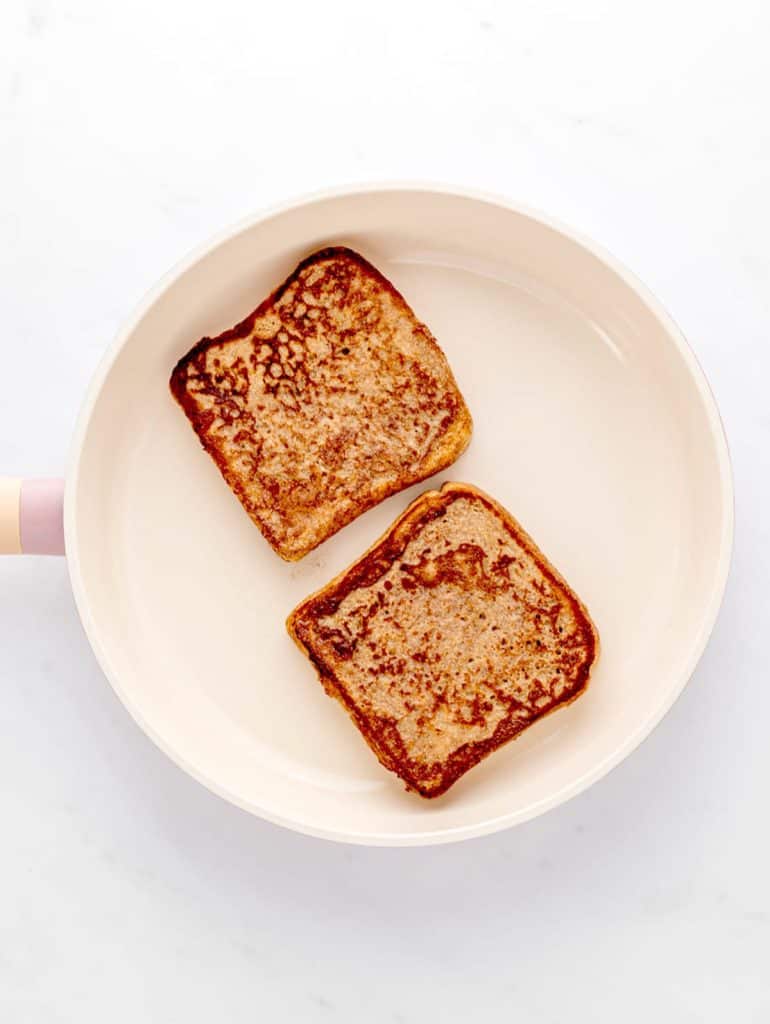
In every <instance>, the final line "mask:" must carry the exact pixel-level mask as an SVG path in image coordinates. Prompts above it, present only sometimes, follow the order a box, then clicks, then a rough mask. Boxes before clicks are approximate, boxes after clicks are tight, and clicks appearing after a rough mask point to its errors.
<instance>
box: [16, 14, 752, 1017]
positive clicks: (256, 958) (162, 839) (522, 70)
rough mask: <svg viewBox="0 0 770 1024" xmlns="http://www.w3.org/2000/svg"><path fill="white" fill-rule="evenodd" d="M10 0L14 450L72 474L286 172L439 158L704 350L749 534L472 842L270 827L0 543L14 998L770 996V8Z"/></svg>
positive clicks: (641, 1008) (63, 600)
mask: <svg viewBox="0 0 770 1024" xmlns="http://www.w3.org/2000/svg"><path fill="white" fill-rule="evenodd" d="M368 8H369V5H366V4H363V3H360V2H346V3H339V2H335V0H326V2H324V3H313V4H311V3H304V2H295V3H293V4H275V5H269V6H268V5H260V4H258V3H249V2H245V0H244V2H240V3H236V2H230V0H218V2H216V3H211V4H197V3H182V2H181V0H174V2H165V3H163V2H158V0H134V2H132V3H117V2H105V0H61V2H55V0H51V2H46V0H29V2H27V3H23V2H20V0H5V3H3V5H2V6H0V186H1V187H0V261H2V269H1V272H0V295H1V301H0V309H2V315H3V332H2V342H0V345H1V346H2V347H1V349H0V351H1V352H2V368H3V379H4V381H5V382H6V383H5V384H4V386H3V387H2V390H1V391H0V396H1V397H0V470H1V471H2V472H5V473H10V474H20V475H21V474H36V475H46V474H59V473H60V472H61V471H62V469H63V466H64V461H65V457H66V453H67V448H68V442H69V436H70V433H71V430H72V426H73V422H74V418H75V415H76V411H77V408H78V403H79V399H80V396H81V395H82V393H83V390H84V388H85V386H86V383H87V381H88V379H89V376H90V374H91V372H92V370H93V368H94V366H95V364H96V362H97V360H98V359H99V356H100V354H101V353H102V352H103V350H104V348H105V346H106V345H107V344H108V342H109V340H110V339H111V337H112V336H113V334H114V332H115V331H116V329H117V327H118V325H119V324H120V323H121V321H122V320H123V319H124V318H125V317H126V315H127V314H128V313H129V311H130V310H131V308H132V307H133V306H134V305H135V303H136V302H137V301H138V299H139V297H140V296H141V295H142V293H143V292H144V291H145V289H147V288H148V287H149V286H150V285H151V284H152V283H153V282H154V280H155V279H156V278H157V277H158V276H159V275H160V274H161V273H162V272H163V271H165V270H166V269H167V268H168V266H169V265H170V264H172V263H173V262H175V261H176V260H177V259H178V258H179V257H180V256H181V255H182V254H184V253H185V252H186V251H187V250H188V249H189V248H190V247H191V246H192V245H193V244H195V243H197V242H198V241H200V240H201V239H204V238H205V237H206V236H208V235H209V234H210V233H211V232H213V231H214V230H216V229H218V228H220V227H221V226H223V225H225V224H227V223H228V222H230V221H232V220H234V219H236V218H239V217H241V216H243V215H245V214H247V213H249V212H251V211H252V210H254V209H256V208H259V207H260V206H262V205H265V204H268V203H271V202H274V201H276V200H278V199H280V198H283V197H285V196H287V195H291V194H294V193H297V192H301V191H303V190H308V189H313V188H317V187H319V186H323V185H328V184H333V183H338V182H341V181H349V180H362V179H364V180H368V179H383V178H394V177H395V178H398V177H400V178H428V179H441V180H448V181H454V182H459V183H467V184H472V185H474V186H479V187H482V188H487V189H492V190H496V191H500V192H504V193H507V194H508V195H510V196H512V197H514V198H518V199H520V200H524V201H526V202H527V203H529V204H531V205H534V206H538V207H541V208H543V209H546V210H548V211H549V212H551V213H552V214H554V215H556V216H558V217H560V218H562V219H564V220H566V221H568V222H570V223H572V224H573V225H574V226H576V227H577V228H579V229H582V230H583V231H584V232H586V233H588V234H590V235H593V236H595V237H596V238H597V239H598V240H599V241H601V242H602V243H604V244H605V245H606V246H607V247H609V248H610V249H611V250H613V251H614V252H615V253H616V254H617V255H618V256H619V257H620V258H621V259H623V260H624V261H625V262H626V263H627V264H628V265H629V266H630V267H632V268H633V269H634V270H635V271H636V272H637V273H638V274H639V275H640V276H641V277H642V278H643V279H644V280H645V281H646V282H647V283H648V284H649V285H650V286H651V287H652V288H653V290H654V291H656V292H657V294H658V295H659V296H660V298H661V299H662V300H663V302H664V303H665V304H666V305H667V306H668V308H669V309H670V311H671V312H672V313H673V315H674V317H675V318H676V319H677V320H678V321H679V323H680V324H681V325H682V327H683V328H684V330H685V332H686V333H687V334H688V336H689V337H690V338H691V340H692V343H693V345H694V347H695V349H696V352H697V354H698V356H699V358H700V359H701V361H702V363H703V366H704V368H705V370H706V372H707V374H708V376H709V378H710V380H711V382H712V384H713V387H714V390H715V392H716V395H717V399H718V401H719V402H720V405H721V408H722V412H723V415H724V418H725V423H726V427H727V432H728V436H729V439H730V442H731V448H732V455H733V459H734V467H735V475H736V488H737V539H736V549H735V558H734V563H733V569H732V575H731V579H730V583H729V586H728V591H727V596H726V600H725V604H724V608H723V611H722V615H721V617H720V619H719V622H718V625H717V628H716V631H715V633H714V636H713V639H712V642H711V644H710V646H709V648H708V650H707V652H706V654H705V656H704V658H703V661H702V663H701V665H700V667H699V669H698V671H697V673H696V675H695V678H694V679H693V681H692V683H691V685H690V686H689V688H688V689H687V691H686V692H685V694H684V696H683V697H682V698H681V700H680V701H679V702H678V704H677V705H676V707H675V708H674V710H673V711H672V712H671V714H670V715H669V716H668V718H667V719H666V720H665V722H664V723H663V724H662V725H661V726H660V728H659V729H658V730H657V731H656V732H655V734H654V735H653V736H652V738H651V739H649V740H648V741H647V743H646V744H645V745H644V746H643V748H642V749H641V750H639V751H638V752H637V753H636V754H634V755H633V757H632V758H631V759H630V760H628V761H627V762H626V763H625V764H624V765H622V766H621V767H620V768H619V769H618V770H617V771H615V772H614V773H613V774H612V775H611V776H610V777H609V778H608V779H607V780H605V781H604V782H602V783H601V784H599V785H598V786H596V787H595V788H594V789H593V790H591V791H589V792H588V793H587V794H585V795H583V796H582V797H580V798H579V799H577V800H575V801H573V802H572V803H570V804H568V805H567V806H565V807H563V808H561V809H559V810H558V811H556V812H554V813H551V814H550V815H547V816H546V817H544V818H542V819H540V820H538V821H535V822H533V823H531V824H529V825H527V826H524V827H522V828H519V829H517V830H514V831H512V832H508V833H504V834H501V835H497V836H494V837H490V838H487V839H483V840H478V841H474V842H470V843H466V844H461V845H458V846H454V847H440V848H433V849H427V850H396V851H388V850H376V849H353V848H345V847H341V846H334V845H330V844H325V843H323V842H319V841H314V840H311V839H306V838H303V837H301V836H297V835H293V834H291V833H288V832H285V831H282V830H280V829H278V828H274V827H272V826H269V825H266V824H263V823H261V822H259V821H256V820H252V819H251V818H249V817H248V816H247V815H245V814H243V813H241V812H239V811H237V810H235V809H233V808H232V807H229V806H227V805H225V804H224V803H222V802H220V801H219V800H218V799H216V798H215V797H214V796H212V795H211V794H209V793H208V792H206V791H205V790H203V789H202V788H201V787H200V786H198V785H197V784H196V783H195V782H193V781H191V780H190V779H188V778H187V777H186V776H184V775H183V774H182V773H181V772H180V771H179V770H178V769H177V768H175V767H174V766H173V765H172V764H171V763H170V762H168V761H167V760H166V759H165V758H164V757H163V755H162V754H160V753H159V752H158V751H157V750H156V749H155V748H154V747H153V745H152V744H151V743H150V742H149V741H148V740H147V739H145V737H144V736H143V735H142V734H141V733H140V732H139V730H138V729H137V727H136V726H135V725H134V724H133V723H132V721H131V720H130V719H129V717H128V715H127V714H126V713H125V712H124V710H123V709H122V707H121V706H120V704H119V703H118V701H117V700H116V698H115V697H114V696H113V693H112V691H111V690H110V688H109V686H108V685H107V683H106V682H105V681H104V679H103V677H102V675H101V674H100V672H99V670H98V668H97V666H96V664H95V662H94V659H93V657H92V655H91V653H90V651H89V648H88V645H87V644H86V641H85V639H84V636H83V633H82V631H81V628H80V625H79V622H78V619H77V615H76V613H75V609H74V607H73V602H72V598H71V595H70V590H69V585H68V581H67V572H66V566H65V564H64V563H63V562H62V561H58V560H46V559H16V560H13V559H6V560H4V561H3V562H2V563H0V679H1V682H2V701H0V737H1V740H0V769H1V773H0V780H1V781H0V791H1V794H2V811H3V817H2V839H1V841H0V1019H1V1020H3V1021H7V1022H9V1024H44V1022H45V1024H49V1022H58V1021H62V1022H70V1021H78V1022H80V1024H86V1022H88V1024H90V1022H94V1024H96V1022H99V1024H101V1022H102V1021H105V1020H109V1021H111V1022H112V1024H124V1022H125V1024H129V1022H130V1024H134V1022H137V1021H151V1022H161V1024H176V1022H194V1024H197V1022H204V1021H205V1022H208V1021H212V1020H216V1021H228V1022H241V1021H244V1022H245V1021H255V1020H265V1021H313V1022H315V1021H319V1022H320V1021H327V1020H339V1021H350V1022H353V1021H356V1022H357V1021H362V1020H366V1021H368V1022H371V1024H380V1022H394V1024H395V1022H399V1021H400V1022H415V1021H426V1020H441V1021H447V1022H452V1021H461V1020H466V1019H468V1017H469V1015H471V1014H475V1015H477V1017H478V1019H490V1020H492V1019H494V1020H509V1019H516V1020H522V1021H527V1022H535V1024H539V1022H561V1021H566V1020H570V1021H585V1022H591V1024H605V1022H606V1024H615V1022H616V1021H618V1020H623V1021H624V1022H626V1024H635V1022H647V1021H648V1020H649V1019H650V1018H651V1017H652V1018H656V1019H660V1018H662V1019H664V1020H672V1021H677V1022H678V1024H679V1022H690V1021H692V1022H702V1021H709V1022H711V1021H714V1022H721V1021H724V1020H734V1021H740V1022H748V1021H751V1022H753V1021H757V1022H760V1021H762V1022H764V1021H767V1020H769V1019H770V976H769V975H768V970H767V964H768V949H769V947H770V883H769V882H768V869H767V865H768V857H769V855H770V848H769V847H770V831H769V829H770V826H769V825H768V811H767V807H768V796H767V786H768V776H769V773H770V743H769V742H768V721H769V720H770V687H768V667H767V657H766V648H767V645H766V642H764V641H763V636H762V634H763V631H766V630H767V628H768V625H770V623H769V622H768V618H769V616H768V612H769V611H770V602H769V600H768V593H769V592H770V590H769V588H768V582H770V581H769V580H768V570H769V569H770V550H769V548H770V545H769V543H768V542H769V541H770V529H769V527H768V523H769V522H770V515H769V514H768V512H769V510H768V496H770V483H769V482H768V470H769V469H770V459H769V458H768V445H769V443H770V415H769V414H768V401H767V381H768V378H769V377H770V343H769V341H768V335H769V332H770V261H769V260H768V255H767V252H768V241H767V239H768V234H770V186H769V183H770V120H769V119H768V114H767V100H766V96H767V95H768V94H770V64H768V60H767V54H766V45H767V39H768V34H769V33H770V11H769V10H768V7H767V5H766V4H763V3H762V2H761V0H755V2H752V0H733V2H732V3H731V4H730V5H729V8H726V7H725V5H723V4H721V3H720V4H717V3H710V2H704V0H701V2H699V3H695V2H681V0H680V2H678V3H677V2H671V0H667V2H658V0H655V2H651V0H648V2H647V3H645V4H639V3H629V2H619V0H582V2H581V3H573V2H572V0H548V2H542V0H541V2H534V0H532V2H529V0H528V2H518V3H504V2H501V3H496V2H491V0H481V2H479V3H471V2H468V3H451V2H447V3H444V4H436V3H422V4H420V3H417V2H415V0H411V2H401V0H392V2H391V3H390V4H389V5H378V6H377V9H376V10H371V11H370V10H369V9H368Z"/></svg>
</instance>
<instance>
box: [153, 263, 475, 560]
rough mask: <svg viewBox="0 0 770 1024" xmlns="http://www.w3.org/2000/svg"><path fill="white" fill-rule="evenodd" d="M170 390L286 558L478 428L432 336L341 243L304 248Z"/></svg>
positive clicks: (452, 454)
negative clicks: (283, 276)
mask: <svg viewBox="0 0 770 1024" xmlns="http://www.w3.org/2000/svg"><path fill="white" fill-rule="evenodd" d="M171 391H172V393H173V395H174V397H175V398H176V400H177V401H178V402H179V404H180V405H181V406H182V408H183V409H184V411H185V413H186V414H187V416H188V418H189V420H190V422H191V423H192V425H193V427H194V429H195V431H196V432H197V434H198V437H199V438H200V441H201V443H202V445H203V447H204V448H205V449H206V451H208V453H209V454H210V455H211V456H212V457H213V459H214V460H215V461H216V463H217V465H218V466H219V469H220V471H221V473H222V475H223V476H224V478H225V480H226V481H227V483H228V484H229V485H230V487H231V488H232V490H233V491H234V492H235V494H236V495H237V497H238V498H239V499H240V501H241V503H242V504H243V506H244V508H245V509H246V511H247V512H248V513H249V515H250V516H251V518H252V519H253V520H254V522H255V523H256V524H257V526H258V527H259V528H260V530H261V531H262V533H263V534H264V535H265V537H266V538H267V540H268V541H269V542H270V544H272V546H273V547H274V548H275V550H276V551H277V552H278V554H279V555H280V556H281V557H282V558H285V559H288V560H290V561H295V560H296V559H299V558H302V557H303V555H306V554H307V553H308V551H311V550H312V549H313V548H314V547H316V545H318V544H320V543H321V541H323V540H326V538H327V537H329V536H331V535H332V534H333V533H335V532H336V531H337V530H339V529H340V528H341V527H343V526H345V525H346V524H347V523H349V522H350V521H351V520H353V519H355V518H356V516H358V515H360V514H361V513H362V512H365V511H366V510H367V509H368V508H371V507H372V506H373V505H376V504H377V503H378V502H379V501H382V499H383V498H387V497H388V496H389V495H391V494H395V493H396V492H397V491H400V490H403V489H404V488H405V487H409V486H411V485H412V484H414V483H417V482H419V481H420V480H424V479H425V478H426V477H428V476H431V475H432V474H433V473H436V472H438V471H439V470H441V469H444V468H445V467H446V466H448V465H450V463H452V462H454V460H455V459H456V458H457V457H458V455H460V453H461V452H462V451H463V449H464V448H465V447H466V446H467V444H468V442H469V440H470V436H471V429H472V423H471V417H470V413H469V412H468V409H467V407H466V405H465V402H464V400H463V397H462V395H461V394H460V392H459V390H458V388H457V384H456V383H455V379H454V377H453V376H452V371H451V370H450V368H449V365H448V363H447V361H446V358H445V356H444V353H443V352H442V351H441V349H440V348H439V346H438V345H437V343H436V341H435V339H434V338H433V335H432V334H431V333H430V331H429V330H428V328H427V327H426V326H425V325H424V324H422V323H420V322H419V321H418V320H417V318H416V317H415V315H414V313H413V312H412V310H411V309H410V308H409V306H408V305H407V304H406V302H405V301H404V299H403V298H402V296H401V295H400V294H399V293H398V292H397V291H396V289H395V288H394V287H393V285H391V284H390V283H389V282H388V281H387V280H386V279H385V278H384V277H383V276H382V275H381V274H380V273H379V271H377V270H376V269H375V268H374V267H373V266H372V265H371V264H370V263H368V262H367V261H366V260H365V259H364V258H363V257H362V256H359V255H358V254H357V253H355V252H353V251H352V250H350V249H343V248H331V249H322V250H321V251H320V252H316V253H314V254H313V255H312V256H308V258H307V259H305V260H303V261H302V263H300V264H299V266H298V267H297V268H296V270H295V271H294V272H293V273H292V274H291V275H290V276H289V277H288V279H287V280H286V281H284V283H283V284H282V285H281V286H280V287H279V288H278V289H277V290H276V291H275V292H273V294H272V295H270V296H269V297H268V298H267V299H265V301H264V302H263V303H262V304H261V305H260V306H258V307H257V309H256V310H254V312H253V313H251V315H250V316H248V317H247V318H246V319H245V320H244V321H243V322H242V323H240V324H238V325H237V326H236V327H233V328H232V329H231V330H229V331H225V332H224V334H220V335H219V336H218V337H216V338H203V339H202V341H200V342H198V344H197V345H195V347H194V348H193V349H191V350H190V352H188V353H187V355H186V356H184V357H183V358H182V359H180V360H179V362H178V363H177V365H176V367H175V369H174V372H173V373H172V375H171Z"/></svg>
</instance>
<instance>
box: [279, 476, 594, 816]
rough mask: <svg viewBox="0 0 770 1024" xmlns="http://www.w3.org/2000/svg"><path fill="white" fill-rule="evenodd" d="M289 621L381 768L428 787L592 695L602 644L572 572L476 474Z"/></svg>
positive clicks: (433, 790) (425, 500) (395, 530)
mask: <svg viewBox="0 0 770 1024" xmlns="http://www.w3.org/2000/svg"><path fill="white" fill-rule="evenodd" d="M287 628H288V630H289V633H290V634H291V636H292V637H293V639H294V640H295V642H296V643H297V645H298V646H299V647H300V649H301V650H302V651H303V652H304V653H305V654H306V655H307V656H308V657H309V658H310V660H311V661H312V662H313V664H314V665H315V667H316V669H317V671H318V673H319V676H320V678H321V682H322V683H323V685H324V687H325V688H326V691H327V692H328V693H329V695H330V696H332V697H336V698H337V700H339V701H340V703H341V704H342V705H343V706H344V707H345V708H346V710H347V711H348V713H349V714H350V717H351V718H352V719H353V721H354V722H355V724H356V725H357V726H358V728H359V729H360V730H361V732H362V733H363V736H364V739H365V740H366V741H367V743H368V744H369V746H370V747H371V748H372V750H373V751H374V753H375V754H376V755H377V757H378V758H379V759H380V761H381V762H382V764H383V765H384V766H385V767H386V768H389V769H390V770H391V771H393V772H395V773H396V774H397V775H399V776H400V777H401V778H402V779H403V781H404V782H405V783H406V786H407V789H411V790H416V791H417V792H418V793H419V794H420V795H421V796H425V797H435V796H439V795H440V794H441V793H444V792H446V790H447V789H448V788H449V787H450V786H451V785H452V784H453V783H454V782H456V781H457V779H459V778H460V776H461V775H463V774H464V773H465V772H467V771H468V769H469V768H472V767H473V766H474V765H475V764H477V763H478V762H479V761H480V760H481V759H482V758H484V757H486V756H487V754H489V753H491V752H492V751H493V750H496V749H497V748H498V747H500V746H502V744H504V743H507V742H508V740H512V739H514V738H515V737H516V736H518V735H519V734H520V733H521V732H522V731H523V730H524V729H526V728H527V727H528V726H530V725H532V723H533V722H535V721H537V719H539V718H542V716H543V715H546V714H548V713H549V712H551V711H555V710H556V709H557V708H560V707H564V706H565V705H566V704H569V703H570V702H571V701H573V700H575V698H576V697H579V696H580V694H581V693H582V692H583V691H584V690H585V688H586V686H587V684H588V677H589V674H590V671H591V667H592V665H593V663H594V661H595V659H596V657H597V655H598V650H599V638H598V635H597V632H596V629H595V628H594V625H593V623H592V622H591V619H590V617H589V615H588V612H587V611H586V609H585V607H584V606H583V605H582V604H581V602H580V600H579V599H578V598H577V596H576V595H575V594H574V593H573V591H572V590H571V589H570V587H569V586H568V585H567V583H566V582H565V580H564V579H563V578H562V577H561V576H560V575H559V573H558V572H557V571H556V570H555V569H554V568H553V566H552V565H550V563H549V562H548V560H547V559H546V557H545V555H543V553H542V552H541V551H540V550H539V549H538V548H537V547H536V545H535V543H534V542H533V541H532V539H531V538H530V537H529V536H528V535H527V534H526V533H525V531H524V530H523V529H522V527H521V526H520V525H519V524H518V523H517V522H516V520H515V519H514V518H513V516H511V515H510V514H509V513H508V512H506V511H505V509H504V508H502V507H501V506H500V505H498V504H497V502H495V501H493V500H492V499H491V498H490V497H488V496H487V495H486V494H483V493H482V492H481V491H479V490H477V489H476V488H475V487H471V486H470V485H468V484H446V485H445V486H444V487H443V488H442V489H441V491H428V492H426V493H425V494H423V495H421V496H420V497H419V498H417V500H416V501H414V502H413V503H412V504H411V505H410V506H409V508H407V510H406V511H405V512H404V513H403V515H402V516H400V518H399V519H397V520H396V522H395V523H394V524H393V525H392V526H391V527H390V529H389V530H388V531H387V533H385V534H384V536H383V537H381V538H380V540H378V541H377V543H376V544H375V545H374V546H373V547H371V548H370V549H369V550H368V551H367V552H366V554H364V555H363V557H362V558H360V559H359V560H358V561H357V562H356V563H355V564H354V565H352V566H351V567H350V568H349V569H347V570H346V571H345V572H343V573H342V574H341V575H339V576H338V577H337V578H336V579H334V580H332V582H331V583H329V585H328V586H326V587H324V588H323V590H320V591H318V593H316V594H314V595H313V596H311V597H309V598H308V599H307V600H306V601H304V602H303V603H302V604H301V605H299V607H297V608H296V609H295V610H294V611H293V612H292V614H291V615H290V616H289V619H288V621H287Z"/></svg>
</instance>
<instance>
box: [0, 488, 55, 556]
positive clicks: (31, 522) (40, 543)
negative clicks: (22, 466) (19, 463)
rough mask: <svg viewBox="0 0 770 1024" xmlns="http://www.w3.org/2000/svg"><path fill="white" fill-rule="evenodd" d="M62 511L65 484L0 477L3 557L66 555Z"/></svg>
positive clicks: (1, 548)
mask: <svg viewBox="0 0 770 1024" xmlns="http://www.w3.org/2000/svg"><path fill="white" fill-rule="evenodd" d="M63 507H64V481H63V480H19V479H17V478H15V477H7V476H2V477H0V555H22V554H23V555H63V554H64V519H63Z"/></svg>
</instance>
